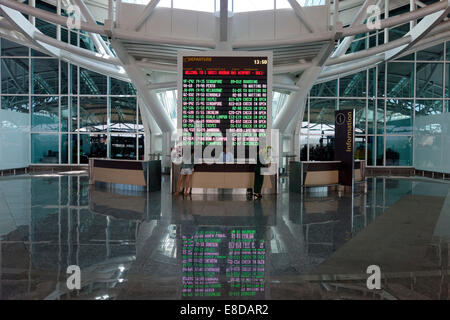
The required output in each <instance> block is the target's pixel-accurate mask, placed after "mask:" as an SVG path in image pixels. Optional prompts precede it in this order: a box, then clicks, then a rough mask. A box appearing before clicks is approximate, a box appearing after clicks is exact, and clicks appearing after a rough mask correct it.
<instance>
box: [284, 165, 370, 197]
mask: <svg viewBox="0 0 450 320" xmlns="http://www.w3.org/2000/svg"><path fill="white" fill-rule="evenodd" d="M339 170H341V161H301V162H299V161H291V162H290V163H289V190H290V191H291V192H301V191H302V189H303V188H305V187H325V186H337V185H338V184H339ZM354 179H355V180H354V181H355V183H358V182H362V181H365V161H361V160H356V161H355V166H354Z"/></svg>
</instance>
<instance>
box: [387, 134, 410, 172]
mask: <svg viewBox="0 0 450 320" xmlns="http://www.w3.org/2000/svg"><path fill="white" fill-rule="evenodd" d="M411 165H412V137H408V136H406V137H405V136H386V166H411Z"/></svg>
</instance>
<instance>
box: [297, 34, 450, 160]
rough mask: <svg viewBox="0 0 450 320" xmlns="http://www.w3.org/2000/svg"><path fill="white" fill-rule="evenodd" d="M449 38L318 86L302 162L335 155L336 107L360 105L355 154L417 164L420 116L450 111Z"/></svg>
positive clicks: (304, 124) (312, 95) (309, 113)
mask: <svg viewBox="0 0 450 320" xmlns="http://www.w3.org/2000/svg"><path fill="white" fill-rule="evenodd" d="M449 87H450V42H447V43H445V42H444V43H441V44H438V45H436V46H433V47H430V48H427V49H425V50H422V51H418V52H415V53H414V54H410V55H407V56H404V57H401V58H399V59H397V60H394V61H389V62H384V63H381V64H379V65H377V66H376V67H375V68H371V69H368V70H364V71H361V72H358V73H355V74H352V75H350V76H345V77H341V78H339V79H337V80H332V81H329V82H325V83H319V84H316V85H314V86H313V88H312V89H311V91H310V94H309V97H308V100H307V108H306V109H305V116H304V118H303V121H302V129H301V132H300V135H301V136H300V141H301V150H300V158H301V160H329V159H332V158H333V156H334V155H333V154H332V150H333V147H334V111H335V110H339V109H340V110H343V109H355V114H356V117H355V120H356V128H355V133H356V143H355V158H356V159H366V160H367V165H369V166H412V165H413V163H412V161H413V160H412V159H413V152H414V150H413V143H412V142H413V138H414V137H413V130H412V128H413V123H414V119H415V118H416V117H420V116H425V115H430V114H439V113H442V112H450V109H449V108H450V99H449V98H450V96H449Z"/></svg>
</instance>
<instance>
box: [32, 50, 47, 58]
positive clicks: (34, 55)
mask: <svg viewBox="0 0 450 320" xmlns="http://www.w3.org/2000/svg"><path fill="white" fill-rule="evenodd" d="M31 56H32V57H49V58H50V56H49V55H48V54H45V53H42V52H40V51H38V50H34V49H31Z"/></svg>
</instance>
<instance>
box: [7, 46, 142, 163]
mask: <svg viewBox="0 0 450 320" xmlns="http://www.w3.org/2000/svg"><path fill="white" fill-rule="evenodd" d="M0 51H1V56H0V74H1V84H0V86H1V88H0V92H1V108H2V109H9V110H13V111H16V112H21V113H26V114H29V117H30V124H31V163H32V164H85V163H87V162H88V158H89V157H102V158H103V157H106V158H113V159H143V157H144V150H143V145H144V142H143V140H144V132H143V131H144V130H143V126H142V121H141V120H140V119H138V106H137V98H136V89H135V88H134V86H133V85H132V84H131V83H128V82H124V81H120V80H117V79H114V78H111V77H107V76H105V75H102V74H99V73H96V72H93V71H90V70H87V69H84V68H82V67H78V66H76V65H72V64H69V63H67V62H65V61H62V60H59V59H55V58H51V57H49V56H46V55H45V54H42V53H40V52H37V51H35V50H33V49H29V48H28V47H25V46H21V45H19V44H17V43H14V42H11V41H8V40H6V39H1V40H0Z"/></svg>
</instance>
